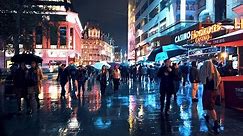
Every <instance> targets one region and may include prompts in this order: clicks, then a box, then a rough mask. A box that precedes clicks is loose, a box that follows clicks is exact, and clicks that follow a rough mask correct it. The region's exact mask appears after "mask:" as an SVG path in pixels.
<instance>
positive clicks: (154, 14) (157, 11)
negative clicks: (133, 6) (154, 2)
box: [149, 6, 159, 19]
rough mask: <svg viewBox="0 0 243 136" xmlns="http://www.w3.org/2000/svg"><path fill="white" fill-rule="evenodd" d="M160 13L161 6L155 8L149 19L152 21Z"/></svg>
mask: <svg viewBox="0 0 243 136" xmlns="http://www.w3.org/2000/svg"><path fill="white" fill-rule="evenodd" d="M158 13H159V6H157V7H156V8H154V9H153V10H152V11H151V12H150V13H149V18H150V19H152V18H154V17H155V16H156V15H157V14H158Z"/></svg>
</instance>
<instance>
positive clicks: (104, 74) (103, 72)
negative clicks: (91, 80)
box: [97, 65, 109, 96]
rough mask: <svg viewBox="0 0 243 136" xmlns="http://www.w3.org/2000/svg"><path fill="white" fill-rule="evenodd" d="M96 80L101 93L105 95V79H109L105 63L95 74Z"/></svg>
mask: <svg viewBox="0 0 243 136" xmlns="http://www.w3.org/2000/svg"><path fill="white" fill-rule="evenodd" d="M97 80H98V81H99V82H100V91H101V95H102V96H104V95H105V89H106V86H107V81H108V80H109V72H108V70H107V68H106V66H105V65H103V66H102V68H101V72H100V73H99V74H98V76H97Z"/></svg>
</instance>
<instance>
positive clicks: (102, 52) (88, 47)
mask: <svg viewBox="0 0 243 136" xmlns="http://www.w3.org/2000/svg"><path fill="white" fill-rule="evenodd" d="M113 44H114V43H113V40H112V39H111V38H110V37H109V36H108V35H106V34H104V33H102V31H101V29H100V28H99V27H98V26H97V25H91V24H89V23H88V24H87V25H86V26H85V29H84V32H83V38H82V40H81V64H82V65H92V64H94V63H96V62H99V61H107V62H113V61H114V46H113Z"/></svg>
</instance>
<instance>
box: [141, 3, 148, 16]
mask: <svg viewBox="0 0 243 136" xmlns="http://www.w3.org/2000/svg"><path fill="white" fill-rule="evenodd" d="M147 8H148V1H146V2H145V3H144V5H143V6H142V8H141V14H142V13H143V12H144V11H145V10H146V9H147Z"/></svg>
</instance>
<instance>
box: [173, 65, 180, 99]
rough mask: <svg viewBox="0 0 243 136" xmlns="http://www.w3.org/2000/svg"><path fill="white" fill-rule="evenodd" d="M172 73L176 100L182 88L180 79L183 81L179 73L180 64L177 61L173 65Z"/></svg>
mask: <svg viewBox="0 0 243 136" xmlns="http://www.w3.org/2000/svg"><path fill="white" fill-rule="evenodd" d="M172 74H173V87H174V92H173V94H174V100H175V101H176V98H177V96H176V94H177V92H178V90H179V89H180V81H181V75H180V74H179V66H178V64H177V63H173V65H172Z"/></svg>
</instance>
